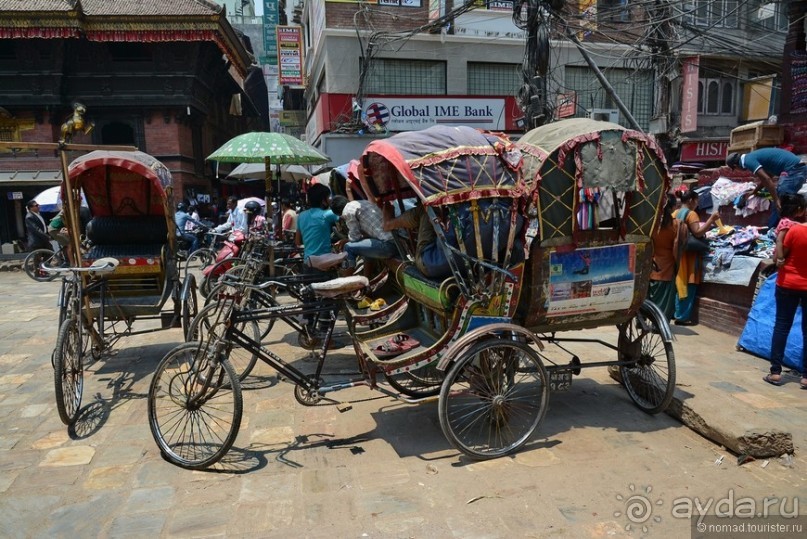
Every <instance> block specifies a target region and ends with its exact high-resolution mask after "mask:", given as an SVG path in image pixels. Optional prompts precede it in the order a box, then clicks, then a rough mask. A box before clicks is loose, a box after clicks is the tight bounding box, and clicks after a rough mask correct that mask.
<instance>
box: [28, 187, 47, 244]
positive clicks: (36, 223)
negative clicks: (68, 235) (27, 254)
mask: <svg viewBox="0 0 807 539" xmlns="http://www.w3.org/2000/svg"><path fill="white" fill-rule="evenodd" d="M25 207H26V208H28V213H26V214H25V229H26V231H27V234H26V235H27V240H28V250H29V251H33V250H34V249H50V248H51V244H50V236H48V225H46V224H45V219H43V218H42V216H41V215H40V214H39V202H37V201H36V200H30V201H29V202H28V204H26V205H25Z"/></svg>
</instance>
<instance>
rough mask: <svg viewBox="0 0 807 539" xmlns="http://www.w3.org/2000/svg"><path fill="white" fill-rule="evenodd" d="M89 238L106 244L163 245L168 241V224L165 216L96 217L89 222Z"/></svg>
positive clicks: (96, 242)
mask: <svg viewBox="0 0 807 539" xmlns="http://www.w3.org/2000/svg"><path fill="white" fill-rule="evenodd" d="M87 239H88V240H90V241H91V242H92V243H93V244H94V245H104V246H106V245H148V246H153V245H155V244H156V245H163V244H165V243H167V242H168V225H167V223H166V221H165V217H163V216H148V217H94V218H93V219H92V220H91V221H90V222H89V223H88V224H87ZM159 252H160V251H159V249H158V250H157V253H156V254H159Z"/></svg>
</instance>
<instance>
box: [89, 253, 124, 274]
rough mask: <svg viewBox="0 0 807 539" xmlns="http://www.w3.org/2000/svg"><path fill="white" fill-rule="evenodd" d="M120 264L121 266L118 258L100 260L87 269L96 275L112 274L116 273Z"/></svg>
mask: <svg viewBox="0 0 807 539" xmlns="http://www.w3.org/2000/svg"><path fill="white" fill-rule="evenodd" d="M118 264H120V261H119V260H118V259H117V258H112V257H106V258H99V259H98V260H95V261H93V263H92V264H90V266H89V267H88V268H87V269H88V270H90V271H93V272H95V273H110V272H113V271H115V268H117V267H118Z"/></svg>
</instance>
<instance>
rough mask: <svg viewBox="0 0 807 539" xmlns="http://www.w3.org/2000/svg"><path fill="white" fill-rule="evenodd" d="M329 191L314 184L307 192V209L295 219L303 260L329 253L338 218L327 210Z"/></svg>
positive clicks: (322, 186) (329, 203)
mask: <svg viewBox="0 0 807 539" xmlns="http://www.w3.org/2000/svg"><path fill="white" fill-rule="evenodd" d="M330 205H331V190H330V189H328V188H327V187H326V186H324V185H322V184H319V183H315V184H314V185H312V186H311V188H310V189H309V190H308V206H309V208H308V209H307V210H305V211H304V212H302V213H301V214H300V215H299V217H297V234H296V243H297V246H298V247H300V246H304V247H305V249H304V251H303V258H305V259H306V260H308V258H309V257H311V256H315V255H324V254H328V253H330V252H331V230H332V229H333V225H335V224H336V222H337V221H338V220H339V217H338V216H337V215H336V214H335V213H334V212H332V211H331V210H330V209H329V208H330Z"/></svg>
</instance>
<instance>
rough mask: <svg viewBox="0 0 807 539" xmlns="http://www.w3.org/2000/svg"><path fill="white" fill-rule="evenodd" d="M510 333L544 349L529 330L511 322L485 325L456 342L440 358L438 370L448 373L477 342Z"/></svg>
mask: <svg viewBox="0 0 807 539" xmlns="http://www.w3.org/2000/svg"><path fill="white" fill-rule="evenodd" d="M504 333H509V334H511V336H514V337H521V338H523V339H524V340H525V341H526V342H528V343H531V344H534V345H535V346H537V347H538V349H539V350H543V349H544V344H543V343H542V342H541V339H540V338H539V337H538V336H537V335H536V334H535V333H533V332H532V331H530V330H529V329H527V328H525V327H523V326H519V325H516V324H513V323H510V322H495V323H491V324H483V325H481V326H479V327H477V328H476V329H474V330H472V331H469V332H468V333H466V334H465V335H463V336H462V337H460V338H459V339H458V340H457V341H456V342H454V343H453V344H452V345H451V346H449V347H448V349H447V350H446V352H445V354H444V355H443V356H442V357H441V358H440V361H438V363H437V369H438V370H440V371H446V370H447V369H448V368H449V367H450V366H451V365H452V364H453V363H454V362H455V361H457V358H458V357H459V356H460V354H461V353H462V352H463V351H465V350H467V349H468V348H470V347H471V346H472V345H474V344H476V343H477V342H480V341H483V340H487V339H499V338H501V337H500V336H499V335H498V334H504Z"/></svg>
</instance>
